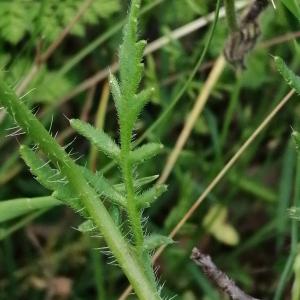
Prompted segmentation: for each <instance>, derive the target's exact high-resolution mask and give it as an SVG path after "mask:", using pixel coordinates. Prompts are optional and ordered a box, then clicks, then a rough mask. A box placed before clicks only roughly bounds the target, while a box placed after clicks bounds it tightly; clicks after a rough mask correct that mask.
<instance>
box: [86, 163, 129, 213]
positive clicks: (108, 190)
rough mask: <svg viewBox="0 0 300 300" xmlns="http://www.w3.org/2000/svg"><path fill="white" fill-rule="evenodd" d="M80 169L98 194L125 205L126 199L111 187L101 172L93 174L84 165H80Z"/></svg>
mask: <svg viewBox="0 0 300 300" xmlns="http://www.w3.org/2000/svg"><path fill="white" fill-rule="evenodd" d="M81 170H82V173H83V176H84V177H85V179H86V180H87V181H88V183H89V184H90V185H91V186H92V187H93V188H94V190H95V191H96V192H97V193H98V194H99V195H101V196H105V197H107V198H108V199H109V200H111V201H112V202H113V203H115V204H117V205H121V206H122V207H126V199H125V198H124V196H123V195H122V194H121V193H120V192H119V191H118V190H117V189H116V188H115V187H113V186H112V185H111V184H110V183H109V181H108V180H106V179H105V178H104V176H103V175H102V174H101V173H96V174H94V173H93V172H92V171H90V170H89V169H87V168H85V167H82V168H81Z"/></svg>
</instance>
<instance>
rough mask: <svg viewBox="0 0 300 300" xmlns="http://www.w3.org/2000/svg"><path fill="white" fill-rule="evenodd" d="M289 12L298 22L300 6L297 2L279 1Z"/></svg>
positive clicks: (294, 0) (295, 0) (290, 0)
mask: <svg viewBox="0 0 300 300" xmlns="http://www.w3.org/2000/svg"><path fill="white" fill-rule="evenodd" d="M281 2H282V3H283V4H284V5H285V6H286V7H287V8H288V9H289V11H290V12H291V13H292V14H293V15H294V16H295V17H296V18H297V19H298V20H299V21H300V4H299V1H297V0H281Z"/></svg>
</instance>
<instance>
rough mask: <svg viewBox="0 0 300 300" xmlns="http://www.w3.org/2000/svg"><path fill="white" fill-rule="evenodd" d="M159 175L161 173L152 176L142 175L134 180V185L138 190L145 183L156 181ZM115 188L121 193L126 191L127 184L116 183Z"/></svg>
mask: <svg viewBox="0 0 300 300" xmlns="http://www.w3.org/2000/svg"><path fill="white" fill-rule="evenodd" d="M158 177H159V175H152V176H147V177H142V178H139V179H136V180H134V182H133V186H134V188H135V189H136V190H139V189H141V187H143V186H144V185H146V184H149V183H151V182H153V181H155V180H156V179H157V178H158ZM114 188H115V189H116V190H117V191H119V192H120V193H125V185H124V183H119V184H115V185H114Z"/></svg>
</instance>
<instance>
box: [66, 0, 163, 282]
mask: <svg viewBox="0 0 300 300" xmlns="http://www.w3.org/2000/svg"><path fill="white" fill-rule="evenodd" d="M139 6H140V2H139V1H133V2H132V5H131V10H130V13H129V19H128V22H127V24H126V26H125V28H124V37H123V43H122V45H121V47H120V53H119V57H120V83H119V82H118V80H117V79H116V77H115V76H114V75H112V74H111V76H110V86H111V90H112V95H113V98H114V102H115V106H116V109H117V112H118V118H119V125H120V147H119V146H118V145H117V144H116V143H115V142H114V141H113V140H112V139H111V138H110V137H109V136H108V135H107V134H106V133H104V132H103V131H102V130H99V129H96V128H94V127H92V126H91V125H89V124H86V123H84V122H82V121H80V120H71V122H70V123H71V126H72V127H73V128H74V129H75V130H76V131H77V132H79V133H80V134H81V135H83V136H84V137H86V138H87V139H88V140H89V141H90V142H91V143H92V144H94V145H95V146H96V147H97V149H98V150H100V151H101V152H103V153H104V154H105V155H107V156H108V157H111V158H113V159H114V160H115V161H116V163H117V164H118V165H119V166H120V169H121V170H122V176H123V181H124V186H125V195H124V198H125V199H126V205H127V214H128V219H129V223H130V226H131V230H132V233H133V237H134V245H135V247H136V251H137V253H138V256H139V258H140V259H141V261H143V264H144V265H145V272H146V273H147V274H148V276H149V278H151V280H154V275H153V271H152V268H151V265H150V264H151V262H150V257H149V250H150V249H149V247H148V246H146V244H145V241H144V234H143V228H142V209H144V208H145V207H148V206H150V204H151V203H152V202H154V201H155V200H156V199H157V198H158V197H159V196H160V195H161V194H162V193H163V192H164V191H165V190H166V187H165V186H164V185H162V186H154V187H152V188H150V189H148V190H147V191H145V192H141V191H139V194H137V190H136V188H135V186H134V180H135V178H134V174H133V173H134V166H136V165H138V164H141V163H142V162H144V161H145V160H146V159H150V158H151V157H153V156H155V155H156V154H158V153H159V152H160V151H161V149H162V146H161V145H160V144H155V143H149V144H146V145H143V146H141V147H139V148H136V149H134V145H133V142H132V136H133V130H134V126H135V123H136V121H137V118H138V116H139V114H140V112H141V110H142V109H143V107H144V106H145V105H146V104H147V102H148V101H149V100H150V97H151V94H152V93H153V89H152V88H149V89H146V90H143V91H141V92H138V87H139V83H140V81H141V79H142V72H143V64H142V63H141V60H142V56H143V51H144V47H145V42H144V41H137V15H138V11H139ZM163 241H167V239H165V240H164V239H161V242H163Z"/></svg>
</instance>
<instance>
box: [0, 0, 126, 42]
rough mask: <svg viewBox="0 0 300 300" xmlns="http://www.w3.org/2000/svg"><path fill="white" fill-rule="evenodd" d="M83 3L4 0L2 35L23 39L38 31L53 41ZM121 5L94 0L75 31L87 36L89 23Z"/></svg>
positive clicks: (113, 0)
mask: <svg viewBox="0 0 300 300" xmlns="http://www.w3.org/2000/svg"><path fill="white" fill-rule="evenodd" d="M82 3H83V1H81V0H65V1H63V2H62V1H59V0H50V1H45V0H41V1H36V0H34V1H23V0H12V1H1V2H0V36H1V38H2V39H3V40H4V41H7V42H9V43H12V44H16V43H18V42H20V41H21V40H22V39H23V38H24V37H25V35H26V34H32V35H38V36H40V37H42V38H43V39H44V40H46V41H47V42H51V41H53V40H55V39H56V38H57V37H58V35H59V34H60V32H61V31H62V30H63V29H64V28H65V26H66V25H68V24H69V23H70V21H71V20H72V19H73V18H74V16H75V15H76V13H77V11H78V10H79V8H80V7H81V6H82ZM119 9H120V3H119V1H118V0H102V1H93V3H92V5H91V7H90V8H89V9H88V11H87V12H86V13H85V14H84V16H83V17H82V19H81V20H80V21H79V22H78V23H77V24H76V26H75V27H74V28H73V30H72V33H73V34H75V35H78V36H83V35H84V33H85V26H87V25H93V24H96V23H98V22H99V20H100V19H102V18H108V17H110V16H111V15H112V14H113V13H115V12H116V11H118V10H119Z"/></svg>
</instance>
